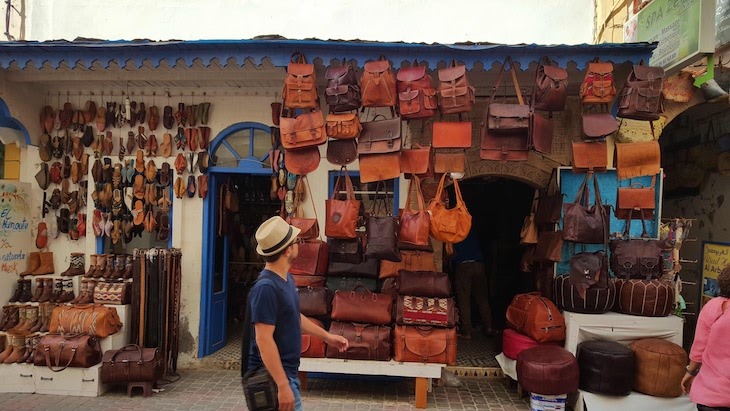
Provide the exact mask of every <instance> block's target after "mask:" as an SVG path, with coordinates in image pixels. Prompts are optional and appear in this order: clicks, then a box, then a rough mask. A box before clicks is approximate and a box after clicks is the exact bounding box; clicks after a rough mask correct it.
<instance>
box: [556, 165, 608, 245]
mask: <svg viewBox="0 0 730 411" xmlns="http://www.w3.org/2000/svg"><path fill="white" fill-rule="evenodd" d="M591 178H592V179H593V188H594V191H595V201H594V204H593V206H591V207H589V206H588V201H589V200H588V180H589V179H591ZM563 208H564V209H565V213H564V217H563V239H565V240H566V241H572V242H575V243H584V244H604V243H605V242H606V241H607V239H608V218H609V215H608V212H609V210H608V209H607V208H608V206H604V205H603V202H602V201H601V190H600V189H599V187H598V180H597V179H596V177H595V175H594V174H593V173H588V174H586V177H585V178H584V179H583V183H582V184H581V185H580V188H579V189H578V192H577V193H576V195H575V200H574V201H573V202H572V203H566V204H563Z"/></svg>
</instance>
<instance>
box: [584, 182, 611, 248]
mask: <svg viewBox="0 0 730 411" xmlns="http://www.w3.org/2000/svg"><path fill="white" fill-rule="evenodd" d="M588 174H590V175H592V176H593V189H594V190H595V198H594V201H593V205H594V207H595V209H596V212H598V213H601V220H603V224H601V225H602V227H603V253H604V254H606V252H607V250H608V231H609V226H608V225H609V222H610V219H609V216H608V215H607V213H606V209H605V208H604V207H603V201H601V190H600V188H599V187H598V177H596V173H594V172H592V171H589V172H588ZM587 197H588V190H587V189H586V204H587V203H588V198H587Z"/></svg>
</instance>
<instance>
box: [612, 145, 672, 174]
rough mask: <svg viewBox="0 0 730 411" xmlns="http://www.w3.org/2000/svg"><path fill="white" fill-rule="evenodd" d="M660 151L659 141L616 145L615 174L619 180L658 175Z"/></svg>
mask: <svg viewBox="0 0 730 411" xmlns="http://www.w3.org/2000/svg"><path fill="white" fill-rule="evenodd" d="M660 162H661V150H660V148H659V141H657V140H651V141H647V142H641V143H616V173H617V174H618V178H619V180H625V179H627V178H634V177H641V176H654V175H656V174H658V173H659V170H660V167H661V165H660Z"/></svg>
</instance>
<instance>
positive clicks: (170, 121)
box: [162, 106, 175, 130]
mask: <svg viewBox="0 0 730 411" xmlns="http://www.w3.org/2000/svg"><path fill="white" fill-rule="evenodd" d="M162 111H163V114H162V125H163V126H164V127H165V128H166V129H168V130H171V129H172V127H173V126H174V125H175V117H173V116H172V107H171V106H165V108H164V109H163V110H162Z"/></svg>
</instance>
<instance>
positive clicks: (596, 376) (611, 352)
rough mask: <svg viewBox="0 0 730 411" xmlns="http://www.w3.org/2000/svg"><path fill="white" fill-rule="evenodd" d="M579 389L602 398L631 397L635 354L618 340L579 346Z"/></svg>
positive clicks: (587, 343) (588, 342)
mask: <svg viewBox="0 0 730 411" xmlns="http://www.w3.org/2000/svg"><path fill="white" fill-rule="evenodd" d="M577 358H578V366H579V367H580V388H581V389H582V390H586V391H589V392H593V393H596V394H603V395H629V394H631V388H632V387H633V385H634V352H633V351H631V349H630V348H628V347H626V346H623V345H621V344H619V343H617V342H615V341H585V342H582V343H580V345H578V351H577Z"/></svg>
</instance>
